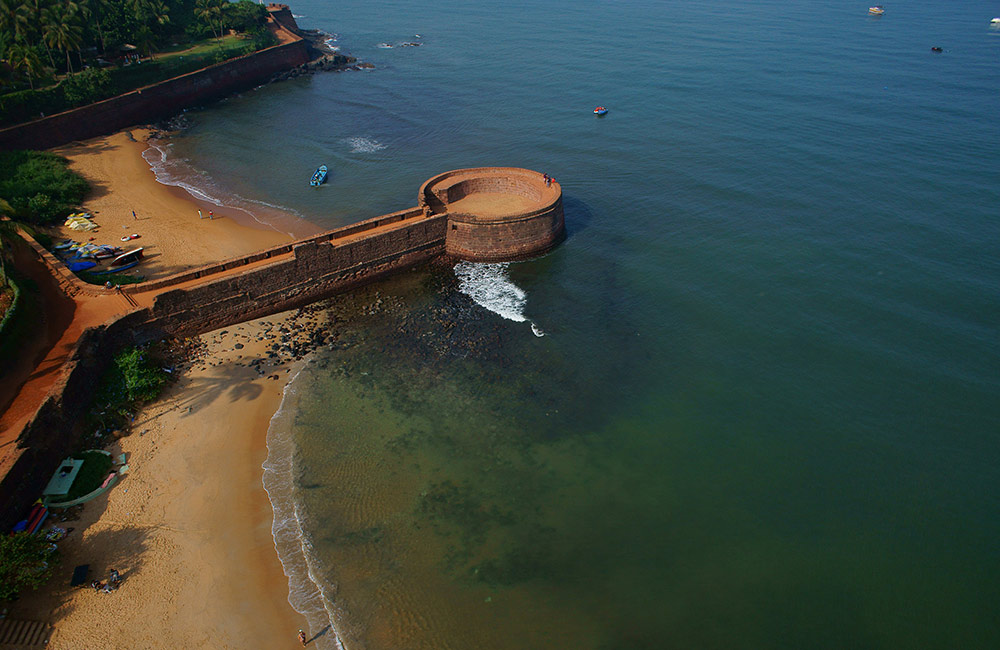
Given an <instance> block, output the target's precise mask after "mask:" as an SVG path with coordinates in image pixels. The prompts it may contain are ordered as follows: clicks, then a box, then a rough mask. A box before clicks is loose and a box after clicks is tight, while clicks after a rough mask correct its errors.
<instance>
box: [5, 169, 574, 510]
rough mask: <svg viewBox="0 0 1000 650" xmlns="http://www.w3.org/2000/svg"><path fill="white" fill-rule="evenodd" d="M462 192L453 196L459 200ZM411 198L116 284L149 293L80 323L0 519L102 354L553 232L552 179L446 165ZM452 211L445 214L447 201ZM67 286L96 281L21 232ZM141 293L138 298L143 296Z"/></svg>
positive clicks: (10, 479) (555, 193)
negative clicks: (203, 262) (234, 253)
mask: <svg viewBox="0 0 1000 650" xmlns="http://www.w3.org/2000/svg"><path fill="white" fill-rule="evenodd" d="M463 202H464V203H463ZM419 203H420V205H419V206H417V207H413V208H409V209H406V210H401V211H399V212H393V213H390V214H386V215H382V216H379V217H375V218H373V219H368V220H366V221H362V222H360V223H356V224H353V225H350V226H345V227H343V228H338V229H335V230H331V231H328V232H325V233H322V234H320V235H316V236H314V237H309V238H307V239H304V240H301V241H298V242H295V243H293V244H287V245H284V246H278V247H275V248H272V249H268V250H264V251H260V252H258V253H254V254H252V255H248V256H245V257H241V258H236V259H232V260H227V261H224V262H219V263H217V264H212V265H209V266H205V267H201V268H197V269H192V270H190V271H185V272H182V273H179V274H176V275H173V276H170V277H167V278H162V279H159V280H156V281H152V282H146V283H142V284H139V285H132V286H130V287H127V291H128V293H129V294H133V295H135V296H136V297H139V296H140V295H142V294H149V293H153V294H155V298H154V299H153V301H152V306H151V307H146V308H142V309H136V310H135V311H132V312H129V313H128V314H125V315H124V316H121V317H119V318H118V319H116V320H113V321H111V322H108V323H105V324H103V325H101V326H99V327H92V328H89V329H87V330H85V331H84V332H83V334H82V335H81V337H80V339H79V340H78V342H77V344H76V346H75V348H74V350H73V352H72V355H71V357H70V360H69V361H68V362H67V363H66V364H65V365H64V366H63V369H62V373H61V376H60V378H59V380H57V382H56V384H55V385H54V386H53V388H52V389H51V390H50V391H49V394H48V396H47V397H46V399H45V401H44V402H43V403H42V405H41V406H40V407H39V408H38V410H37V412H36V413H35V415H34V417H33V418H32V419H31V420H30V421H28V423H27V424H26V425H25V427H24V429H23V430H22V431H21V434H20V436H19V438H18V442H17V447H16V449H13V450H11V449H8V450H6V453H5V454H4V457H3V458H2V459H0V463H2V465H0V471H3V470H6V474H5V475H4V476H3V478H2V479H0V499H2V502H3V503H4V504H5V508H4V512H3V514H2V519H0V526H7V525H11V524H13V523H14V521H15V520H16V518H17V517H18V516H20V514H21V513H22V512H23V510H24V509H25V508H26V507H28V506H29V505H30V503H31V502H32V501H33V500H34V499H35V498H37V495H38V494H39V493H40V491H41V489H42V488H43V487H44V485H45V483H46V482H47V481H48V479H49V474H50V473H51V471H52V468H54V467H55V466H56V465H57V463H58V462H59V461H60V460H61V459H62V458H63V457H64V456H65V454H66V453H67V452H68V451H69V450H71V449H72V448H73V447H74V446H75V444H76V438H75V436H76V435H79V434H80V433H82V432H80V431H78V430H77V429H78V427H76V426H75V425H76V423H77V422H78V420H79V419H80V417H81V416H82V415H83V414H84V413H85V411H86V409H87V408H88V407H89V404H90V399H91V395H92V391H93V387H94V386H95V385H97V382H98V381H99V380H100V377H101V375H102V373H103V372H104V371H105V369H106V368H107V366H108V364H110V362H111V360H112V359H113V357H114V354H115V353H116V352H117V351H118V350H120V349H121V348H123V347H126V346H129V345H139V344H144V343H147V342H149V341H153V340H157V339H160V338H163V337H166V336H178V337H183V336H194V335H198V334H201V333H204V332H209V331H212V330H214V329H218V328H220V327H226V326H229V325H233V324H236V323H240V322H243V321H247V320H252V319H254V318H259V317H263V316H267V315H270V314H274V313H277V312H281V311H285V310H288V309H293V308H296V307H301V306H305V305H307V304H309V303H312V302H315V301H317V300H320V299H322V298H325V297H328V296H331V295H334V294H336V293H339V292H342V291H346V290H349V289H351V288H353V287H356V286H359V285H361V284H364V283H367V282H372V281H374V280H378V279H380V278H383V277H386V276H387V275H389V274H391V273H395V272H398V271H401V270H404V269H407V268H412V267H413V266H416V265H418V264H421V263H423V262H427V261H429V260H431V259H433V258H435V257H438V256H441V255H448V256H451V257H457V258H460V259H468V260H472V261H496V260H509V259H516V258H523V257H527V256H530V255H537V254H540V253H541V252H544V251H546V250H548V249H549V248H551V247H552V246H553V245H554V244H555V243H557V242H558V241H559V240H560V239H561V238H562V236H563V230H564V225H563V211H562V190H561V188H560V187H559V185H558V184H556V183H555V182H552V183H546V182H545V181H544V180H543V177H542V175H541V174H538V173H537V172H532V171H529V170H524V169H514V168H503V167H501V168H497V167H489V168H478V169H468V170H457V171H454V172H448V173H446V174H442V175H440V176H437V177H435V178H433V179H431V180H430V181H428V182H427V183H424V185H423V186H421V188H420V192H419ZM455 206H458V207H460V208H462V209H463V210H462V211H461V212H456V213H453V212H451V211H450V210H451V208H453V207H455ZM31 243H32V244H33V245H34V246H35V248H36V250H37V251H38V253H39V255H40V256H41V257H42V259H43V260H44V261H45V263H46V264H48V265H49V266H50V267H51V268H52V271H53V274H54V275H55V276H56V278H57V279H58V281H59V282H60V285H61V286H62V287H63V288H64V290H66V291H67V293H70V294H80V293H84V294H88V295H90V296H91V297H94V298H96V299H102V298H100V297H99V296H101V295H102V294H107V292H108V291H107V290H106V289H103V288H102V287H95V286H94V285H87V284H84V283H83V282H81V281H80V280H79V279H78V278H76V277H75V276H73V275H72V274H71V273H69V272H68V270H66V269H65V266H64V265H63V264H62V263H61V262H59V261H58V260H56V259H55V258H54V257H53V256H52V255H51V254H50V253H48V251H45V250H44V249H41V247H39V246H38V245H37V244H35V243H34V242H31ZM146 304H148V301H147V302H146Z"/></svg>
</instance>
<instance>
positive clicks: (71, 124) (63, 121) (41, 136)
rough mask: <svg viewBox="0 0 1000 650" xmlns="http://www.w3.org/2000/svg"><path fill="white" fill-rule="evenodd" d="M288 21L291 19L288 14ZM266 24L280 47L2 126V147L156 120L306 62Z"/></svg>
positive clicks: (46, 143)
mask: <svg viewBox="0 0 1000 650" xmlns="http://www.w3.org/2000/svg"><path fill="white" fill-rule="evenodd" d="M288 20H291V21H292V23H294V20H293V19H292V18H291V14H289V15H288ZM268 26H269V27H270V28H271V30H272V31H273V32H274V33H275V35H276V36H277V37H278V39H279V44H278V45H275V46H272V47H269V48H266V49H263V50H260V51H258V52H254V53H253V54H248V55H246V56H242V57H239V58H236V59H231V60H229V61H224V62H222V63H218V64H216V65H212V66H209V67H207V68H202V69H201V70H196V71H195V72H191V73H188V74H185V75H181V76H179V77H174V78H173V79H168V80H167V81H163V82H161V83H158V84H153V85H151V86H146V87H145V88H140V89H138V90H134V91H132V92H129V93H125V94H124V95H118V96H117V97H111V98H109V99H105V100H103V101H100V102H96V103H94V104H88V105H87V106H81V107H79V108H74V109H71V110H68V111H64V112H62V113H58V114H56V115H51V116H49V117H45V118H42V119H38V120H34V121H33V122H26V123H24V124H18V125H15V126H10V127H7V128H5V129H0V149H5V150H7V149H49V148H51V147H58V146H60V145H63V144H66V143H67V142H72V141H74V140H86V139H88V138H93V137H97V136H99V135H105V134H108V133H114V132H115V131H119V130H121V129H124V128H127V127H129V126H133V125H136V124H143V123H148V122H155V121H156V120H160V119H164V118H168V117H170V116H171V115H176V114H177V113H179V112H180V111H181V110H183V109H185V108H189V107H191V106H197V105H199V104H204V103H206V102H210V101H214V100H217V99H221V98H222V97H225V96H227V95H231V94H233V93H234V92H239V91H242V90H247V89H249V88H253V87H254V86H257V85H259V84H262V83H264V82H266V81H267V80H268V79H270V78H271V77H272V76H273V75H274V74H276V73H278V72H284V71H286V70H291V69H292V68H295V67H297V66H300V65H302V64H304V63H307V62H308V61H309V46H308V44H307V43H306V41H304V40H303V39H302V38H301V37H299V36H298V35H297V34H294V33H293V32H291V31H290V30H288V29H286V28H285V27H284V26H283V25H282V24H279V23H278V22H275V21H274V20H273V19H271V20H270V21H269V22H268Z"/></svg>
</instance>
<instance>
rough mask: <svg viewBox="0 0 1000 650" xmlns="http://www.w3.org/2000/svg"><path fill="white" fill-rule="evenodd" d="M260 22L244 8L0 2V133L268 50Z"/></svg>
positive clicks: (206, 1)
mask: <svg viewBox="0 0 1000 650" xmlns="http://www.w3.org/2000/svg"><path fill="white" fill-rule="evenodd" d="M266 18H267V9H266V8H265V7H264V5H260V4H257V3H255V2H252V1H251V0H239V1H238V2H229V1H228V0H125V1H111V0H26V1H25V0H0V125H7V124H15V123H18V122H23V121H26V120H30V119H35V118H37V117H39V116H41V115H50V114H52V113H57V112H60V111H63V110H67V109H69V108H72V107H74V106H81V105H84V104H88V103H91V102H95V101H99V100H101V99H106V98H108V97H113V96H115V95H118V94H121V93H124V92H128V91H130V90H134V89H136V88H141V87H142V86H145V85H148V84H151V83H156V82H158V81H162V80H164V79H169V78H171V77H175V76H177V75H180V74H185V73H186V72H191V71H193V70H196V69H198V68H200V67H204V66H205V65H207V64H211V63H216V62H219V61H223V60H225V59H228V58H232V57H234V56H240V55H242V54H248V53H250V52H253V51H256V50H259V49H262V48H264V47H269V46H270V45H273V44H274V42H275V41H274V37H273V35H272V34H271V32H270V31H269V30H268V29H267V27H266ZM228 30H233V31H234V32H237V34H238V35H227V31H228ZM192 46H193V47H192ZM188 51H189V52H190V55H188V54H186V52H188ZM161 53H164V54H163V55H161ZM165 53H170V54H172V55H174V56H169V55H167V54H165ZM57 55H58V56H57ZM140 62H141V63H140ZM3 64H6V65H3Z"/></svg>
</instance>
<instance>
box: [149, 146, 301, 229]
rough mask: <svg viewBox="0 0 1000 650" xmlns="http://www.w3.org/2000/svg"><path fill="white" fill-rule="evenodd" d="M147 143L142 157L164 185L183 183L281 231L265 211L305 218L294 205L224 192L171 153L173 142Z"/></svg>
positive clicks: (198, 195) (204, 198) (208, 198)
mask: <svg viewBox="0 0 1000 650" xmlns="http://www.w3.org/2000/svg"><path fill="white" fill-rule="evenodd" d="M147 144H148V145H149V148H148V149H146V150H145V151H143V152H142V157H143V158H144V159H145V160H146V162H147V163H149V168H150V169H151V170H152V171H153V175H154V176H155V178H156V181H157V182H158V183H160V184H162V185H170V186H172V187H180V188H182V189H183V190H185V191H186V192H187V193H188V194H190V195H191V196H193V197H194V198H196V199H198V200H200V201H205V202H207V203H211V204H213V205H217V206H219V207H222V206H225V207H228V208H234V209H236V210H239V211H240V212H243V213H244V214H246V215H247V216H249V217H250V218H251V219H253V220H254V221H256V222H257V223H259V224H261V225H262V226H266V227H268V228H271V229H273V230H278V231H279V232H282V231H281V230H279V229H278V228H277V227H276V226H275V225H274V224H273V223H271V222H270V221H268V219H267V218H266V217H265V216H264V215H263V214H262V213H267V212H269V211H271V210H273V211H276V212H278V213H285V214H293V215H295V216H296V217H299V218H302V215H301V214H299V213H298V212H297V211H295V210H293V209H291V208H286V207H284V206H280V205H274V204H273V203H268V202H266V201H257V200H253V199H247V198H244V197H242V196H240V195H238V194H235V193H227V192H224V191H223V190H222V189H220V188H218V187H217V186H216V184H215V183H214V182H213V181H212V180H211V179H210V178H209V177H208V175H206V174H204V173H202V172H198V171H197V170H195V169H194V168H193V167H191V166H190V165H189V164H188V162H187V161H186V160H183V159H181V158H178V157H176V156H172V155H170V152H171V149H172V147H173V145H171V144H169V143H167V142H164V141H162V140H160V141H154V140H150V141H149V142H147ZM220 197H225V198H220ZM288 234H291V233H288Z"/></svg>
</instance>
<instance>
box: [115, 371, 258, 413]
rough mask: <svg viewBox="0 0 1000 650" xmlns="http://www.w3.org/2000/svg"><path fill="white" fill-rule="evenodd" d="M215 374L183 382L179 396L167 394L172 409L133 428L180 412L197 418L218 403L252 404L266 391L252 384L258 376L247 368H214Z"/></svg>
mask: <svg viewBox="0 0 1000 650" xmlns="http://www.w3.org/2000/svg"><path fill="white" fill-rule="evenodd" d="M211 370H212V371H214V372H212V374H210V375H201V376H197V377H189V378H185V379H184V380H182V383H181V385H180V386H179V387H178V388H180V390H179V391H178V392H179V393H180V396H179V397H178V396H176V395H175V396H173V399H171V397H172V396H171V395H170V394H169V393H168V394H167V395H165V396H164V403H165V404H166V403H169V404H170V406H169V407H168V408H166V409H164V410H163V411H160V412H159V413H158V414H157V415H152V416H147V417H146V418H144V419H142V420H138V421H136V422H135V423H134V424H133V427H138V426H141V425H143V424H145V423H147V422H149V421H151V420H152V419H155V418H157V417H159V416H160V415H163V414H164V413H169V412H177V411H180V412H182V413H190V414H194V413H197V412H199V411H201V410H202V409H204V408H206V407H208V406H211V405H212V404H213V403H214V402H215V401H216V400H220V399H222V400H226V401H227V402H229V403H230V404H235V403H237V402H252V401H253V400H255V399H257V398H258V397H260V395H261V394H262V393H263V392H264V389H263V388H262V387H261V386H260V385H259V384H255V383H253V381H254V380H256V379H258V378H259V375H258V374H256V373H255V372H254V371H252V370H251V369H250V368H247V367H246V366H239V365H236V362H234V361H227V362H225V363H222V364H219V365H217V366H213V367H212V369H211Z"/></svg>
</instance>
